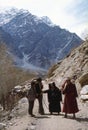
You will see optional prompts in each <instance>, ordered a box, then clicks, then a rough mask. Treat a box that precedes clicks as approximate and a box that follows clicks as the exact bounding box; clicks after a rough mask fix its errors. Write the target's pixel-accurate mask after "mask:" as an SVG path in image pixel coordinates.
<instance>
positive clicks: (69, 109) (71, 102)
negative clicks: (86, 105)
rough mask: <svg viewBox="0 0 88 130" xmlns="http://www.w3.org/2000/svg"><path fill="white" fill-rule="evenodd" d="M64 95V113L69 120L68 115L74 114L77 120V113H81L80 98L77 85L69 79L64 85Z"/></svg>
mask: <svg viewBox="0 0 88 130" xmlns="http://www.w3.org/2000/svg"><path fill="white" fill-rule="evenodd" d="M62 93H63V94H64V103H63V112H64V113H65V117H66V118H67V114H73V118H76V116H75V113H77V112H78V111H79V109H78V105H77V100H76V97H78V94H77V90H76V86H75V84H73V83H72V82H71V80H70V78H68V79H67V80H66V81H65V83H64V84H63V85H62Z"/></svg>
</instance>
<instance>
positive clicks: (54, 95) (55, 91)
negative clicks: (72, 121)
mask: <svg viewBox="0 0 88 130" xmlns="http://www.w3.org/2000/svg"><path fill="white" fill-rule="evenodd" d="M43 93H47V96H48V102H49V112H50V114H53V112H57V113H58V114H59V113H60V112H61V105H60V101H62V95H61V91H60V89H59V88H57V87H56V85H55V82H53V83H52V84H49V89H48V90H45V91H43Z"/></svg>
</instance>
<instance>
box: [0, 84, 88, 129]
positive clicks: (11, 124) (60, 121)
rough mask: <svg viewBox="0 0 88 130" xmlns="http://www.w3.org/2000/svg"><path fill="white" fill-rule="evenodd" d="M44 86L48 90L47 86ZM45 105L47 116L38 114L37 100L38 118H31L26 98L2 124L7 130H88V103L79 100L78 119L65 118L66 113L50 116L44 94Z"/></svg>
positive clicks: (36, 104) (35, 107)
mask: <svg viewBox="0 0 88 130" xmlns="http://www.w3.org/2000/svg"><path fill="white" fill-rule="evenodd" d="M44 86H45V89H46V88H47V84H45V85H44ZM43 105H44V110H45V113H46V114H45V115H39V114H38V102H37V100H36V101H35V106H34V114H35V115H36V116H35V117H30V116H29V115H28V101H27V99H26V98H23V99H21V100H20V101H19V103H18V105H17V106H16V107H15V108H14V109H13V111H12V112H11V113H10V115H9V116H8V119H7V118H3V120H2V122H3V123H4V124H5V125H6V126H5V130H88V102H86V103H82V102H81V101H80V100H79V98H78V106H79V109H80V111H79V112H78V113H77V114H76V119H73V118H72V115H68V118H64V113H60V115H57V114H54V115H50V114H49V111H48V103H47V96H46V94H44V99H43ZM61 105H63V104H61Z"/></svg>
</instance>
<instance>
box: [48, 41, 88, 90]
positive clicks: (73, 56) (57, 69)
mask: <svg viewBox="0 0 88 130" xmlns="http://www.w3.org/2000/svg"><path fill="white" fill-rule="evenodd" d="M48 76H49V78H50V79H51V80H54V81H56V82H57V83H58V84H59V85H61V83H62V82H63V79H65V78H66V77H71V78H72V79H75V82H76V85H77V88H78V89H81V87H83V86H84V85H88V41H87V40H86V41H85V42H84V43H83V44H82V45H81V46H79V47H78V48H75V49H74V50H73V51H72V52H71V53H70V54H69V55H68V56H67V57H66V58H65V59H64V60H62V61H61V62H59V63H57V64H56V65H54V66H53V67H52V68H51V69H50V70H49V73H48Z"/></svg>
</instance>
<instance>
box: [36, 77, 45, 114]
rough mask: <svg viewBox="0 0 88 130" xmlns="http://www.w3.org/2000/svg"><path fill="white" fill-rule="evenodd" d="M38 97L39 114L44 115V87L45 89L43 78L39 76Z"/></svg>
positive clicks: (37, 82) (37, 83)
mask: <svg viewBox="0 0 88 130" xmlns="http://www.w3.org/2000/svg"><path fill="white" fill-rule="evenodd" d="M35 88H36V97H37V99H38V102H39V114H41V115H44V108H43V102H42V100H43V95H42V89H43V84H42V78H40V77H39V78H38V79H37V81H36V85H35Z"/></svg>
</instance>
